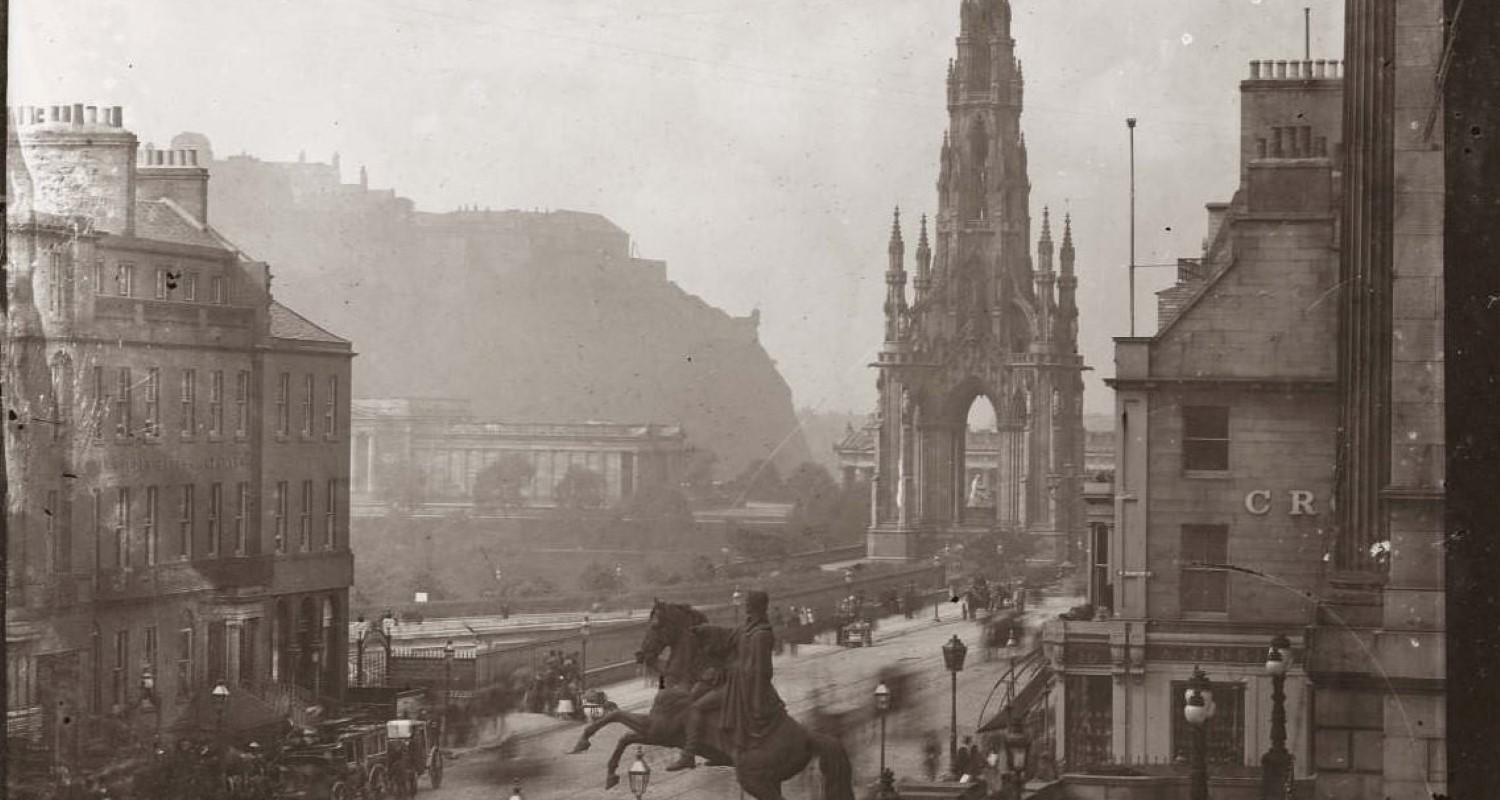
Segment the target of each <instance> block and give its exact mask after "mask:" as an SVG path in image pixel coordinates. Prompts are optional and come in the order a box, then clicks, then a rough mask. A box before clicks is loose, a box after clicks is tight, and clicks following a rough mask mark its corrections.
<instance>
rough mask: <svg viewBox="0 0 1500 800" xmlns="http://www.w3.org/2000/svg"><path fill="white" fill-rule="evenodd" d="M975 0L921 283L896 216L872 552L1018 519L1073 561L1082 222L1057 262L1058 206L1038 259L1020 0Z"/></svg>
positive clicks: (1078, 531) (923, 236)
mask: <svg viewBox="0 0 1500 800" xmlns="http://www.w3.org/2000/svg"><path fill="white" fill-rule="evenodd" d="M960 8H961V30H960V33H959V37H958V54H957V58H956V60H954V61H953V62H951V63H950V65H949V71H948V94H947V100H948V114H949V127H948V131H947V132H946V133H945V134H944V138H943V145H942V152H941V169H940V172H939V175H938V211H937V214H936V216H935V218H934V226H933V228H934V230H933V241H932V242H931V243H930V244H929V242H928V237H927V226H926V220H925V219H924V220H923V221H922V227H921V233H920V236H919V240H918V242H917V248H916V262H917V263H916V276H915V278H914V279H913V282H912V283H913V290H914V291H913V292H912V293H911V294H910V296H909V295H908V292H907V287H906V282H907V273H906V268H905V245H904V243H903V241H902V238H901V230H900V217H899V214H898V215H897V219H896V222H895V224H893V225H892V228H891V239H890V245H889V262H888V267H887V270H886V273H885V280H886V301H885V337H884V343H883V345H882V347H881V350H880V354H879V357H878V360H877V362H876V363H875V364H874V366H875V367H876V369H877V370H878V378H877V380H876V386H877V388H878V391H879V394H880V399H879V404H878V406H877V410H876V414H875V417H876V420H877V421H878V423H879V430H878V434H877V436H876V438H875V465H876V467H875V472H874V478H873V480H872V485H871V492H872V503H871V505H872V520H871V525H870V529H869V537H868V544H869V555H870V557H871V558H875V559H911V558H918V557H924V556H926V555H927V554H929V553H930V552H931V551H932V550H933V549H934V546H935V545H936V544H937V543H938V541H939V540H941V539H943V538H946V537H948V536H950V535H953V534H962V533H969V532H982V531H990V530H996V529H1009V530H1014V531H1024V532H1026V533H1027V534H1029V535H1033V536H1035V537H1036V541H1037V546H1036V547H1035V548H1034V552H1035V553H1036V554H1037V556H1038V557H1039V558H1041V559H1042V560H1047V561H1061V560H1063V559H1065V558H1066V551H1067V549H1068V547H1067V542H1068V541H1070V540H1073V539H1076V538H1080V537H1081V536H1082V535H1083V529H1084V513H1083V496H1082V490H1081V483H1082V473H1083V469H1084V464H1083V459H1084V454H1083V445H1084V442H1083V436H1084V434H1083V405H1082V400H1083V378H1082V370H1083V359H1082V357H1081V356H1079V355H1078V348H1077V341H1078V321H1077V317H1078V308H1077V304H1076V301H1075V296H1076V289H1077V283H1078V279H1077V276H1076V274H1075V272H1074V249H1073V241H1072V228H1071V224H1070V222H1069V221H1066V220H1065V221H1064V224H1063V237H1062V245H1061V250H1060V252H1059V253H1058V255H1059V256H1060V259H1059V260H1060V267H1061V269H1060V272H1059V271H1054V262H1053V254H1054V249H1053V240H1052V235H1051V226H1050V222H1049V220H1048V219H1047V215H1046V213H1045V212H1044V213H1043V221H1042V234H1041V238H1040V241H1039V242H1038V245H1037V261H1036V264H1035V268H1033V262H1032V259H1031V256H1030V253H1029V250H1030V241H1031V214H1030V211H1029V200H1030V193H1031V184H1030V180H1029V179H1028V177H1027V172H1026V141H1025V137H1024V135H1023V134H1022V132H1021V107H1022V93H1023V80H1022V75H1021V65H1020V62H1019V61H1018V60H1017V59H1016V57H1015V40H1014V39H1012V38H1011V19H1012V17H1011V8H1010V3H1009V2H1008V1H1007V0H965V2H963V4H962V5H961V7H960ZM981 398H983V402H988V403H990V404H991V406H992V408H993V410H994V418H995V420H996V426H997V427H996V432H995V433H996V438H997V447H996V452H997V455H996V461H997V464H996V467H997V472H998V477H997V479H996V482H995V484H994V487H993V492H994V500H993V503H992V504H991V505H989V506H979V507H975V508H972V509H971V507H970V504H969V502H968V500H969V496H970V495H971V494H973V491H972V490H973V489H974V488H976V487H974V484H973V481H972V480H970V481H968V482H967V483H966V481H965V479H966V478H967V477H968V458H967V456H966V447H967V443H968V442H967V439H968V433H967V431H968V426H967V418H968V412H969V408H970V406H971V405H973V403H975V402H979V401H981Z"/></svg>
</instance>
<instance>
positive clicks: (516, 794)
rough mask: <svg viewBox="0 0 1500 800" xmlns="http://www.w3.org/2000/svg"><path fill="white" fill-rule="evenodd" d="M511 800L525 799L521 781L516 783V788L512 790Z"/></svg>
mask: <svg viewBox="0 0 1500 800" xmlns="http://www.w3.org/2000/svg"><path fill="white" fill-rule="evenodd" d="M510 800H524V798H522V797H521V782H520V781H516V783H515V785H514V787H513V788H512V789H511V790H510Z"/></svg>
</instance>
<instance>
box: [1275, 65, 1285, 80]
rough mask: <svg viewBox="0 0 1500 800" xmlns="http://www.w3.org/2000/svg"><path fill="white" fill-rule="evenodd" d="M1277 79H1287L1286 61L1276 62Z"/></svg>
mask: <svg viewBox="0 0 1500 800" xmlns="http://www.w3.org/2000/svg"><path fill="white" fill-rule="evenodd" d="M1276 77H1278V78H1285V77H1286V62H1285V61H1277V62H1276Z"/></svg>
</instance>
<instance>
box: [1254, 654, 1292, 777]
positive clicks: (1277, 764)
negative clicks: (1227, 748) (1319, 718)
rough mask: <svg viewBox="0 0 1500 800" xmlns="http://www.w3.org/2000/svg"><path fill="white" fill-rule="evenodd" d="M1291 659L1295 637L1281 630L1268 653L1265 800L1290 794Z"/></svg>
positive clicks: (1262, 760) (1263, 770)
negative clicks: (1288, 701) (1268, 740)
mask: <svg viewBox="0 0 1500 800" xmlns="http://www.w3.org/2000/svg"><path fill="white" fill-rule="evenodd" d="M1291 661H1292V643H1291V641H1290V640H1288V639H1287V638H1286V637H1285V636H1282V635H1280V634H1277V636H1276V637H1275V638H1274V639H1272V640H1271V649H1270V650H1269V651H1267V653H1266V674H1268V675H1270V676H1271V749H1270V750H1267V751H1266V754H1265V755H1263V756H1261V758H1260V767H1261V773H1260V775H1261V778H1260V780H1261V784H1260V796H1261V797H1262V798H1264V800H1286V798H1287V797H1288V796H1289V795H1290V792H1289V791H1288V790H1289V789H1290V788H1291V787H1290V784H1291V782H1292V754H1291V753H1290V752H1288V751H1287V749H1286V671H1287V667H1289V666H1291Z"/></svg>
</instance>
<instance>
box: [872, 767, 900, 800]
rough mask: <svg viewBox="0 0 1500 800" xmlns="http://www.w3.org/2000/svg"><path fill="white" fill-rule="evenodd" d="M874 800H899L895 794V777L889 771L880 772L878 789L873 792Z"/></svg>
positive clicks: (898, 796)
mask: <svg viewBox="0 0 1500 800" xmlns="http://www.w3.org/2000/svg"><path fill="white" fill-rule="evenodd" d="M875 800H901V795H900V794H898V793H897V792H896V775H895V773H892V772H891V771H890V770H889V769H882V770H881V771H880V788H879V789H877V790H876V791H875Z"/></svg>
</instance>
